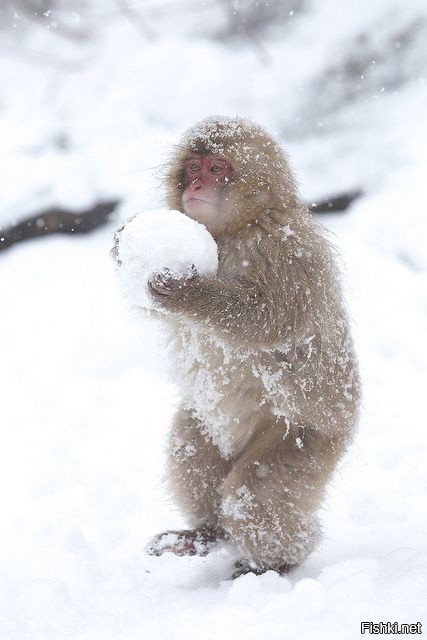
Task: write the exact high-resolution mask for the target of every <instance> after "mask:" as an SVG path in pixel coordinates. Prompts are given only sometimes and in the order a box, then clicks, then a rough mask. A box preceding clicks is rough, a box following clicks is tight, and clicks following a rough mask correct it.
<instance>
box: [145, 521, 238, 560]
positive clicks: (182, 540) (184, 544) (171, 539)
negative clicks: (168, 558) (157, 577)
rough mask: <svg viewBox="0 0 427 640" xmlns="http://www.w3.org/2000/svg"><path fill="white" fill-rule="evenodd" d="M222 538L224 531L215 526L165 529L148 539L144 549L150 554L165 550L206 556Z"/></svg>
mask: <svg viewBox="0 0 427 640" xmlns="http://www.w3.org/2000/svg"><path fill="white" fill-rule="evenodd" d="M224 538H225V533H224V531H223V530H222V529H219V528H215V527H200V529H184V530H182V531H165V532H164V533H159V534H158V535H157V536H155V537H154V538H153V539H152V540H150V542H149V543H148V545H147V546H146V547H145V550H146V552H147V553H148V554H149V555H150V556H161V555H162V554H163V553H166V552H167V551H169V552H170V553H174V554H175V555H176V556H196V555H197V556H206V555H207V554H208V553H209V552H210V551H211V549H212V548H213V547H214V546H215V545H216V544H217V542H219V541H220V540H224Z"/></svg>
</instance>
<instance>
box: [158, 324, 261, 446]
mask: <svg viewBox="0 0 427 640" xmlns="http://www.w3.org/2000/svg"><path fill="white" fill-rule="evenodd" d="M174 334H175V335H174V339H173V340H172V343H171V344H172V354H171V355H172V367H173V377H174V379H175V382H176V383H177V385H178V386H179V388H180V391H181V395H182V402H183V405H184V407H185V408H187V409H189V410H191V411H192V413H193V414H194V415H195V416H196V417H197V419H198V420H199V421H200V423H201V428H202V429H203V430H204V431H205V433H206V435H208V436H209V437H210V438H211V439H212V441H213V442H214V444H216V445H217V446H218V447H219V449H220V451H221V453H222V454H223V455H224V457H230V456H232V455H235V454H236V453H238V451H239V450H241V449H242V448H243V447H244V446H245V444H246V443H247V442H248V440H249V439H250V437H251V435H252V434H253V432H254V430H255V428H256V426H257V424H258V423H259V421H260V418H261V415H262V414H263V413H264V412H265V413H267V412H268V413H270V410H269V409H268V408H267V406H266V405H265V400H264V397H263V386H262V382H261V381H260V380H259V379H258V378H257V377H256V376H254V375H253V371H252V369H253V359H254V353H253V352H248V351H247V352H244V351H242V350H238V349H235V348H233V347H232V346H230V345H228V344H227V343H224V342H223V341H221V340H218V338H217V337H213V336H211V335H209V334H206V333H202V332H199V331H195V330H194V329H193V328H192V329H190V328H187V327H185V326H182V325H181V326H179V329H178V330H177V329H175V331H174ZM270 415H271V413H270Z"/></svg>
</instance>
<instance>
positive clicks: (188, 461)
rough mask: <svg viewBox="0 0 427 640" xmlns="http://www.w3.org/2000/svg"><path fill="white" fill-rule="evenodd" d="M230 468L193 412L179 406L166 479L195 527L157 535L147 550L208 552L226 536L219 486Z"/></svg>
mask: <svg viewBox="0 0 427 640" xmlns="http://www.w3.org/2000/svg"><path fill="white" fill-rule="evenodd" d="M230 468H231V463H230V462H229V461H227V460H225V459H224V458H223V457H222V456H221V454H220V451H219V449H218V447H216V446H215V445H214V444H213V443H212V442H211V440H210V439H209V438H208V437H207V436H206V435H205V434H204V433H203V427H202V425H201V424H200V423H199V421H198V420H197V419H196V418H194V417H193V416H192V415H191V412H190V411H188V410H185V409H180V410H179V411H178V412H177V414H176V415H175V418H174V422H173V425H172V431H171V434H170V437H169V446H168V462H167V470H166V480H167V484H168V488H169V491H170V493H171V495H172V497H173V498H174V501H175V503H176V504H177V505H178V507H180V509H181V511H182V512H183V514H184V515H185V516H186V518H187V520H188V522H189V524H190V526H192V527H193V529H190V530H183V531H166V532H164V533H161V534H159V535H157V536H156V537H155V538H153V540H152V541H151V542H150V543H149V544H148V546H147V552H148V553H150V554H152V555H160V554H162V553H164V552H165V551H171V552H172V553H175V554H177V555H195V554H197V555H206V554H207V553H209V551H210V549H211V548H212V547H213V546H214V545H215V543H216V542H217V541H218V540H222V539H223V538H224V537H225V532H224V530H223V529H222V528H221V526H220V524H219V511H220V503H221V495H220V492H219V489H220V487H221V484H222V482H223V480H224V478H225V477H226V475H227V474H228V472H229V471H230Z"/></svg>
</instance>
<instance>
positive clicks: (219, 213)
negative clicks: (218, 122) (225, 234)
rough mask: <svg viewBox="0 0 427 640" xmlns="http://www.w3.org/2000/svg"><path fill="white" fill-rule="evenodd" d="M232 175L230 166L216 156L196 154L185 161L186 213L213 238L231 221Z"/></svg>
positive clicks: (184, 200) (184, 204)
mask: <svg viewBox="0 0 427 640" xmlns="http://www.w3.org/2000/svg"><path fill="white" fill-rule="evenodd" d="M232 174H233V169H232V167H231V165H230V163H229V162H227V160H225V159H224V158H222V157H221V156H218V155H215V154H206V155H199V154H192V155H191V156H190V157H188V158H187V159H186V160H185V165H184V176H185V183H184V191H183V193H182V206H183V209H184V212H185V213H186V214H187V216H188V217H189V218H192V219H193V220H197V221H198V222H201V223H202V224H204V225H205V226H206V228H207V229H208V230H209V231H210V232H211V233H212V234H213V235H215V233H217V232H218V231H219V230H220V229H222V228H223V227H224V226H226V224H227V222H228V221H229V220H228V218H229V206H228V202H227V197H226V190H227V184H228V183H229V182H230V180H231V177H232Z"/></svg>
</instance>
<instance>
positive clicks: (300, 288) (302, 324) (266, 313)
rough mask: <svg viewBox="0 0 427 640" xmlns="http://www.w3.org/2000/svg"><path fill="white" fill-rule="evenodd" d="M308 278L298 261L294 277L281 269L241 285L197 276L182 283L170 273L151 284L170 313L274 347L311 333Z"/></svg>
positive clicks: (230, 335)
mask: <svg viewBox="0 0 427 640" xmlns="http://www.w3.org/2000/svg"><path fill="white" fill-rule="evenodd" d="M275 266H276V267H277V266H278V265H275ZM306 280H307V273H306V269H304V267H301V266H300V265H299V264H298V263H295V264H294V266H293V268H292V273H291V274H290V273H289V270H288V271H287V273H286V274H284V273H283V271H282V272H281V270H280V269H278V270H277V269H276V271H275V273H274V274H273V273H272V274H271V277H269V278H267V279H266V278H264V277H263V276H262V275H260V277H259V278H258V279H257V280H253V279H249V278H248V279H247V278H245V277H240V278H239V279H238V280H237V281H236V282H229V281H228V282H225V281H223V280H220V279H217V278H213V277H202V276H200V275H198V274H197V273H193V274H192V276H190V277H189V278H179V279H178V278H174V277H172V276H171V274H170V273H169V272H168V271H167V270H164V271H163V272H161V273H159V274H156V275H155V276H154V277H153V278H152V279H151V280H150V283H149V286H150V290H151V293H152V295H153V297H154V298H155V300H156V301H157V302H159V303H160V304H161V305H162V307H164V308H165V309H167V310H169V311H170V312H172V313H177V314H178V315H184V316H186V317H189V318H191V319H192V320H194V321H196V322H204V323H205V324H206V325H208V326H210V327H212V328H213V329H214V330H216V331H218V332H219V333H220V334H224V336H225V337H228V338H231V339H234V340H237V341H238V342H239V343H241V344H243V345H247V346H252V347H253V346H254V345H258V346H260V347H266V348H271V347H274V346H278V345H280V344H281V343H283V342H284V341H285V340H286V339H287V338H288V337H289V336H290V335H292V336H293V339H294V340H295V338H296V337H298V334H301V335H303V334H304V333H305V331H306V330H307V328H308V325H309V322H310V321H311V320H312V318H311V315H312V314H311V309H310V308H309V301H308V300H307V291H308V287H307V286H306V282H305V281H306Z"/></svg>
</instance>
